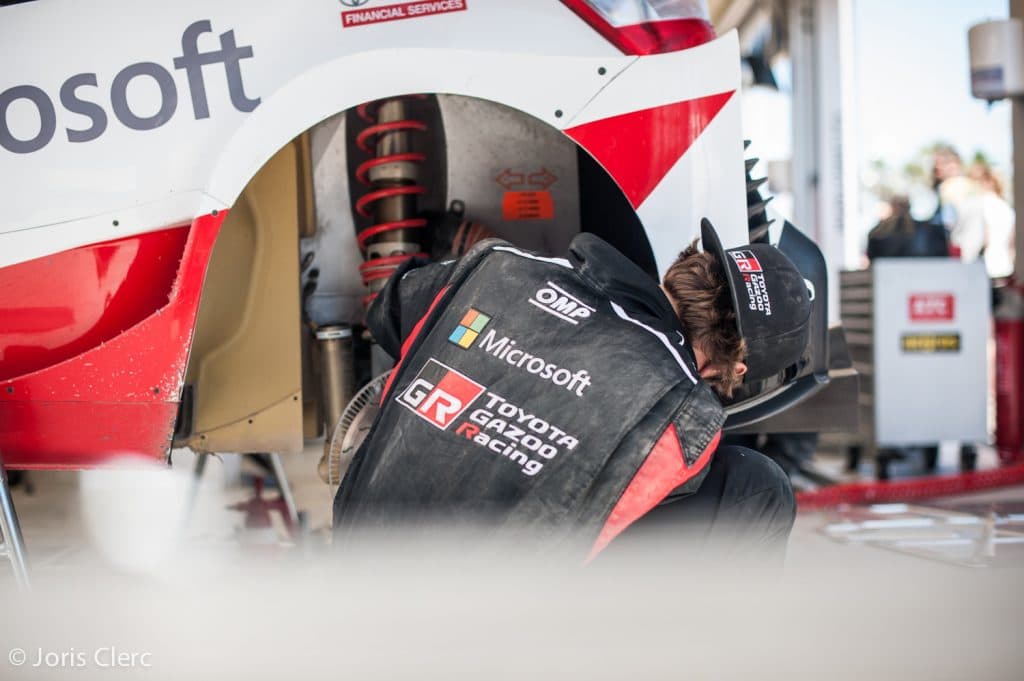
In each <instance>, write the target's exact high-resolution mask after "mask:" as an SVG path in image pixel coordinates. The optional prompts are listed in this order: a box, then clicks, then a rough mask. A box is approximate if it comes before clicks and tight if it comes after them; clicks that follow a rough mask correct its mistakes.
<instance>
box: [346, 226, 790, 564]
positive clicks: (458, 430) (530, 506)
mask: <svg viewBox="0 0 1024 681" xmlns="http://www.w3.org/2000/svg"><path fill="white" fill-rule="evenodd" d="M701 231H702V237H701V238H702V244H703V248H704V250H703V252H699V251H698V250H697V249H696V247H695V245H691V246H690V247H689V248H688V249H686V250H685V251H683V253H682V254H680V256H679V258H678V259H677V260H676V261H675V263H673V264H672V266H671V267H669V269H668V271H667V273H666V275H665V278H664V281H663V283H662V285H661V286H660V287H659V286H658V284H657V283H656V282H655V281H653V280H652V279H651V278H650V277H648V276H647V275H646V274H645V273H644V272H643V271H642V270H640V269H639V268H638V267H637V266H636V265H634V264H633V263H632V262H631V261H629V260H628V259H627V258H626V257H625V256H623V255H621V254H620V253H619V252H618V251H616V250H615V249H614V248H612V247H611V246H610V245H608V244H607V243H605V242H603V241H601V240H600V239H598V238H597V237H595V236H593V235H591V234H580V235H579V236H577V237H576V238H575V239H574V240H573V242H572V244H571V246H570V248H569V253H568V257H567V259H561V258H548V257H542V256H539V255H536V254H534V253H530V252H527V251H523V250H520V249H518V248H514V247H512V246H510V245H509V244H507V243H505V242H502V241H498V240H495V239H490V240H486V241H483V242H481V243H480V244H478V245H477V246H476V247H474V248H473V249H472V250H471V251H470V252H469V253H467V254H466V255H465V256H464V257H462V258H461V259H459V260H456V261H450V262H446V263H434V264H426V263H424V262H415V261H410V262H409V263H406V264H405V265H404V266H403V267H402V268H400V269H399V270H398V271H397V272H396V273H395V275H394V276H392V278H391V279H390V281H389V282H388V284H387V285H386V287H385V288H384V289H383V290H382V291H381V293H380V295H379V296H378V297H377V298H376V300H375V301H374V303H373V304H372V305H371V307H370V309H369V311H368V314H367V324H368V326H369V328H370V330H371V332H372V333H373V335H374V338H375V339H376V340H377V342H378V343H379V344H380V345H381V347H382V348H383V349H384V350H386V351H387V352H388V353H390V354H391V355H392V356H394V357H395V358H396V359H397V360H398V363H397V365H396V367H395V369H394V371H393V372H392V374H391V376H390V379H389V381H388V384H387V386H386V387H385V392H384V395H383V398H382V401H381V410H380V412H379V414H378V417H377V419H376V421H375V422H374V424H373V426H372V428H371V429H370V431H369V433H368V435H367V437H366V439H365V441H364V442H363V444H362V445H361V447H360V448H359V450H358V452H357V453H356V455H355V457H354V459H353V461H352V464H351V466H350V467H349V469H348V471H347V473H346V475H345V478H344V480H343V482H342V484H341V486H340V488H339V490H338V493H337V496H336V497H335V502H334V517H335V529H336V532H337V533H339V534H340V535H341V536H345V535H347V534H349V533H351V531H353V530H356V529H358V530H361V531H362V530H367V529H368V530H371V531H372V530H376V529H384V528H395V527H408V526H410V525H417V526H419V525H422V524H425V523H434V524H442V525H443V526H445V527H451V526H473V527H475V528H477V529H479V528H485V531H486V532H489V533H494V534H496V535H499V536H500V535H501V534H503V533H506V532H507V533H514V534H515V536H517V537H524V536H529V537H531V538H534V539H536V540H537V541H540V542H542V544H543V545H545V546H548V545H550V546H553V547H554V546H557V547H559V550H566V549H568V550H570V551H577V552H578V554H579V555H580V557H581V558H584V557H587V558H592V557H593V556H595V555H596V554H597V553H599V552H600V551H601V550H602V549H604V548H605V547H606V546H608V545H609V543H611V541H612V540H613V539H615V537H616V536H618V535H619V534H620V533H622V532H623V531H624V530H625V529H626V528H627V527H630V526H631V525H634V524H635V529H631V530H630V532H629V533H627V537H625V538H624V540H620V543H621V542H622V541H628V539H629V536H628V535H634V536H636V535H639V534H641V533H642V530H643V529H644V528H660V529H661V530H662V531H664V532H665V533H667V534H668V535H670V536H671V535H676V536H677V537H678V540H679V543H681V544H688V545H691V546H693V547H697V546H700V545H702V544H704V543H707V542H709V541H714V540H716V539H717V540H719V541H721V542H724V543H725V544H732V545H734V546H736V547H739V548H740V549H741V550H752V551H756V550H758V549H767V550H774V551H778V550H780V549H781V550H784V547H785V543H786V540H787V538H788V535H789V531H790V529H791V527H792V523H793V516H794V510H795V506H794V501H793V495H792V491H791V489H790V487H789V482H788V480H787V479H786V477H785V475H784V474H782V472H781V471H780V470H779V469H778V467H777V466H776V465H775V464H774V463H772V462H771V461H770V460H769V459H767V458H766V457H764V456H762V455H760V454H758V453H756V452H753V451H751V450H747V449H743V448H739V447H725V446H723V447H719V446H718V442H719V438H720V436H721V429H722V424H723V423H724V421H725V412H724V410H723V407H722V404H721V402H720V400H719V397H728V396H730V394H731V393H732V391H733V389H734V388H735V387H736V386H737V385H738V384H739V383H740V382H741V381H742V380H743V377H744V375H745V376H747V377H748V378H753V379H755V380H756V379H761V378H765V377H768V376H771V375H774V374H776V373H778V372H779V371H782V370H783V369H784V368H785V367H787V366H789V365H790V364H793V363H794V362H795V361H797V359H798V358H799V356H800V355H801V353H802V352H803V350H804V348H805V347H806V345H807V340H808V318H809V316H810V301H809V298H808V294H807V289H806V287H805V283H804V280H803V277H802V276H801V275H800V273H799V272H798V271H797V269H796V268H795V267H794V266H793V264H792V263H791V262H790V261H789V260H788V259H787V258H786V257H785V256H784V255H783V254H782V253H781V252H780V251H778V250H777V249H775V248H774V247H772V246H769V245H766V244H752V245H746V246H743V247H741V248H736V249H729V250H725V249H723V248H722V246H721V243H720V242H719V239H718V237H717V235H716V234H715V231H714V229H713V228H712V227H711V225H710V224H709V223H708V222H707V221H704V223H703V224H702V229H701ZM695 243H696V242H695Z"/></svg>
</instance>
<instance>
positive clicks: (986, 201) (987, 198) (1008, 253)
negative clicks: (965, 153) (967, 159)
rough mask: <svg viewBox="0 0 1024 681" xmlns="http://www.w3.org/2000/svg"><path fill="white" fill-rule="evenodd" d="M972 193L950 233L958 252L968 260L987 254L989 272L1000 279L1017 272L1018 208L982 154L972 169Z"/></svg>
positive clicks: (967, 197)
mask: <svg viewBox="0 0 1024 681" xmlns="http://www.w3.org/2000/svg"><path fill="white" fill-rule="evenodd" d="M968 177H969V181H970V183H971V184H970V190H971V191H970V193H969V194H968V195H967V196H966V197H965V198H964V199H963V200H962V201H961V204H960V208H959V211H958V213H957V216H956V223H955V225H954V226H953V230H952V232H951V234H950V240H951V242H952V245H953V247H954V252H959V254H960V258H961V259H962V260H963V261H964V262H974V261H975V260H977V259H979V258H983V259H984V262H985V269H986V270H987V271H988V276H989V277H991V278H992V279H1000V278H1003V277H1008V276H1010V275H1011V274H1013V265H1014V263H1013V260H1014V211H1013V208H1011V207H1010V204H1009V203H1007V201H1006V199H1005V198H1004V194H1003V183H1002V181H1001V180H1000V179H999V177H998V176H997V175H996V174H995V173H994V172H993V170H992V166H990V165H989V164H988V163H987V162H986V161H985V159H984V158H983V157H982V158H979V159H977V160H975V162H974V163H973V164H972V165H971V168H970V170H969V172H968Z"/></svg>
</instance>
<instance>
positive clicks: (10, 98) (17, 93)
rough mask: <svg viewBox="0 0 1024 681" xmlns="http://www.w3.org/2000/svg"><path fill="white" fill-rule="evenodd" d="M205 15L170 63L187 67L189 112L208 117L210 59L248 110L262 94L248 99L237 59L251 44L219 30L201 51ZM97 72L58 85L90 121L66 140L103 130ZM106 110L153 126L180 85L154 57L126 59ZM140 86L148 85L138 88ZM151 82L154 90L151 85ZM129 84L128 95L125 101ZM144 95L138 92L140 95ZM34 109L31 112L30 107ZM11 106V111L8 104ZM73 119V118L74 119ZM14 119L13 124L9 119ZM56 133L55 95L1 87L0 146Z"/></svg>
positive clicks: (142, 126) (18, 145)
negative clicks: (215, 45) (214, 45)
mask: <svg viewBox="0 0 1024 681" xmlns="http://www.w3.org/2000/svg"><path fill="white" fill-rule="evenodd" d="M212 31H213V29H212V28H211V26H210V22H209V20H204V21H196V22H194V23H192V24H191V25H189V26H188V27H187V28H186V29H185V31H184V32H183V33H182V34H181V56H179V57H175V58H174V60H173V63H174V68H175V69H181V70H183V71H184V72H185V77H186V80H187V81H188V94H189V96H190V98H191V100H192V114H193V115H194V116H195V119H196V120H199V119H200V118H209V117H210V105H209V102H208V101H207V97H206V76H207V75H209V69H206V70H204V67H207V66H212V65H214V64H223V65H224V77H225V78H226V79H227V85H228V95H229V97H230V98H231V105H232V106H233V107H234V108H235V109H236V110H238V111H246V112H248V111H252V110H253V109H255V108H256V107H257V106H258V105H259V103H260V98H259V97H257V98H256V99H250V98H249V97H247V96H246V94H245V86H244V85H243V83H242V69H241V65H240V62H241V61H242V60H243V59H250V58H252V46H250V45H241V46H239V45H237V44H236V43H235V32H234V31H227V32H225V33H221V34H220V36H219V37H220V49H217V50H210V51H206V52H200V51H199V36H201V35H202V34H204V33H211V32H212ZM106 80H107V79H105V78H97V74H95V73H78V74H75V75H73V76H71V77H70V78H68V79H67V80H65V81H64V84H63V85H61V87H60V103H61V105H62V106H63V107H64V109H66V110H67V112H68V113H70V114H75V115H76V116H78V117H81V118H83V119H85V120H87V121H88V126H87V127H67V128H65V130H64V132H65V134H66V135H67V139H68V142H76V143H78V142H90V141H92V140H94V139H96V138H98V137H99V136H100V135H102V134H103V133H104V132H106V130H107V122H108V119H109V117H108V115H107V107H106V106H105V105H106V101H104V100H103V99H102V97H98V96H97V95H98V94H100V93H98V92H95V91H94V89H97V88H99V87H101V86H102V87H104V88H106V87H107V84H106V82H104V81H106ZM109 87H110V107H109V108H110V110H111V111H113V113H114V117H115V118H117V120H118V121H120V122H121V124H122V125H124V126H125V127H126V128H131V129H132V130H152V129H154V128H159V127H160V126H161V125H164V124H165V123H167V122H168V121H169V120H171V118H173V117H174V114H175V112H176V111H177V109H178V88H177V86H176V85H175V82H174V76H172V75H171V72H170V71H168V70H167V68H166V67H164V66H161V65H160V64H158V63H156V62H153V61H142V62H139V63H137V64H129V65H128V66H125V67H124V68H123V69H121V70H120V71H119V72H118V73H117V75H115V76H114V77H113V79H110V86H109ZM139 88H145V89H146V90H148V92H149V93H152V94H150V96H148V97H147V96H145V95H146V94H147V92H140V91H139ZM154 88H155V90H154ZM129 89H130V90H131V92H132V93H133V94H132V97H131V101H129ZM140 95H142V96H140ZM33 108H34V109H35V112H34V113H33V112H32V109H33ZM12 109H14V110H15V113H14V115H12V114H11V110H12ZM75 122H76V123H77V120H76V121H75ZM12 123H13V124H12ZM56 134H57V110H56V109H55V108H54V104H53V99H51V97H50V95H48V94H47V93H46V92H44V91H43V90H42V89H41V88H39V87H36V86H35V85H16V86H14V87H12V88H8V89H6V90H4V91H3V92H0V147H3V148H4V149H6V150H7V151H10V152H12V153H15V154H30V153H32V152H34V151H39V150H40V149H42V148H43V147H45V146H46V145H47V144H49V143H50V141H51V140H53V138H54V136H55V135H56Z"/></svg>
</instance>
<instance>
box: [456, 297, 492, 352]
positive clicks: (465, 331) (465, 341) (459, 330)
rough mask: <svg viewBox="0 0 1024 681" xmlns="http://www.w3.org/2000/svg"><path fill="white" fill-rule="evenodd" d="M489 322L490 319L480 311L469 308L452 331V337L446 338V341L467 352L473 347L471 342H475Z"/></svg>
mask: <svg viewBox="0 0 1024 681" xmlns="http://www.w3.org/2000/svg"><path fill="white" fill-rule="evenodd" d="M490 322H491V318H490V317H488V316H487V315H485V314H484V313H483V312H481V311H480V310H476V309H473V308H472V307H471V308H469V310H468V311H467V312H466V316H465V317H463V318H462V321H461V322H459V325H458V326H456V327H455V330H454V331H452V335H450V336H448V340H449V341H450V342H452V343H455V344H456V345H458V346H459V347H460V348H462V349H463V350H468V349H470V348H471V347H473V342H474V341H476V338H477V336H479V335H480V333H481V332H482V331H483V330H484V328H485V327H486V326H487V325H488V324H489V323H490Z"/></svg>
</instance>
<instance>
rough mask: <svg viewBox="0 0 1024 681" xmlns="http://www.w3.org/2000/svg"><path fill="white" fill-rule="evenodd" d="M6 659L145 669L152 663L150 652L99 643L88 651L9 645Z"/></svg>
mask: <svg viewBox="0 0 1024 681" xmlns="http://www.w3.org/2000/svg"><path fill="white" fill-rule="evenodd" d="M7 662H8V664H10V666H12V667H28V668H33V667H34V668H42V669H147V668H149V667H152V666H153V653H151V652H148V651H142V650H126V649H122V648H118V647H116V646H100V647H98V648H92V649H88V650H78V649H76V648H66V649H63V650H56V649H48V648H39V647H36V648H28V649H25V648H11V649H10V650H9V651H8V652H7Z"/></svg>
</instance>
